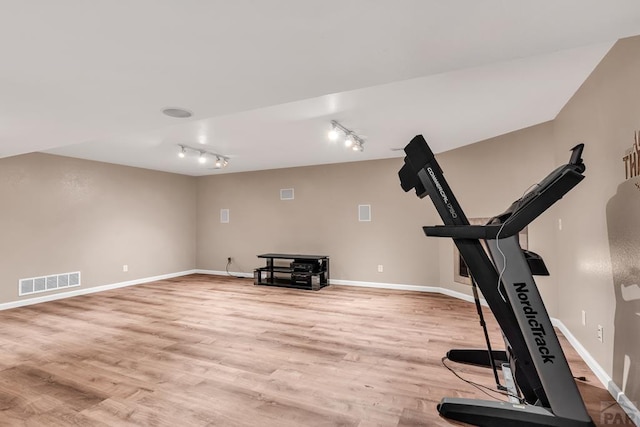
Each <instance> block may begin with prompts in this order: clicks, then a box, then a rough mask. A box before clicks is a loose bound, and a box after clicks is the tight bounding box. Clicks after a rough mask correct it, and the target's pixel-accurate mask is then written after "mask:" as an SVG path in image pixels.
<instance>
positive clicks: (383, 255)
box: [197, 158, 439, 286]
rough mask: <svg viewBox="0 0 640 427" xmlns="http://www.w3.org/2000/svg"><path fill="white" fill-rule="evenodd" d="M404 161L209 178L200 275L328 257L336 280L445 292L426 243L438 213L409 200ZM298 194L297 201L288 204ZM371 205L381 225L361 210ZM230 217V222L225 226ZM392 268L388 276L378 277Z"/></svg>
mask: <svg viewBox="0 0 640 427" xmlns="http://www.w3.org/2000/svg"><path fill="white" fill-rule="evenodd" d="M402 164H403V163H402V159H399V158H398V159H387V160H377V161H368V162H356V163H343V164H335V165H323V166H312V167H301V168H290V169H277V170H268V171H259V172H250V173H237V174H225V175H220V176H209V177H204V178H200V179H199V180H198V239H197V240H198V251H197V253H198V262H197V265H198V268H201V269H208V270H224V267H225V264H226V260H227V257H232V258H233V260H234V264H233V265H232V266H231V270H232V271H240V272H252V271H253V269H254V268H255V267H258V266H261V265H263V260H259V259H258V258H256V255H258V254H261V253H265V252H281V253H282V252H284V253H310V254H324V255H329V256H330V257H331V278H332V279H341V280H356V281H365V282H384V283H400V284H408V285H427V286H437V285H438V281H439V267H438V262H439V260H438V250H437V244H438V243H437V242H436V241H435V240H434V239H427V238H426V237H424V235H423V234H422V229H421V227H422V226H423V225H428V224H432V223H433V222H434V221H435V215H436V213H435V209H434V208H433V207H432V206H431V203H430V202H429V201H427V200H419V199H418V198H417V197H415V194H414V193H411V194H405V193H404V192H403V191H402V189H401V188H400V181H399V179H398V176H397V173H398V170H399V169H400V167H401V166H402ZM282 188H293V189H294V191H295V200H291V201H282V200H280V189H282ZM359 204H370V205H371V211H372V213H371V216H372V221H371V222H359V221H358V205H359ZM220 209H229V210H230V222H229V223H228V224H221V223H220ZM378 264H382V265H383V266H384V272H382V273H378V272H377V266H378Z"/></svg>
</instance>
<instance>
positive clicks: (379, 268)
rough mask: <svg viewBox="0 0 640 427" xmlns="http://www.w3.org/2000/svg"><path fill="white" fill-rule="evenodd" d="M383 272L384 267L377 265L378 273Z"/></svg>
mask: <svg viewBox="0 0 640 427" xmlns="http://www.w3.org/2000/svg"><path fill="white" fill-rule="evenodd" d="M383 271H384V266H383V265H382V264H378V273H382V272H383Z"/></svg>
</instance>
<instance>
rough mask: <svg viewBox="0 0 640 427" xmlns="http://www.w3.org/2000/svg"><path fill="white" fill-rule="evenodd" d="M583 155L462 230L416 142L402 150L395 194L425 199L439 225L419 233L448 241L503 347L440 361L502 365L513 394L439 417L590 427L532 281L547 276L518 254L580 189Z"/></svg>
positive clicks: (442, 409) (444, 406)
mask: <svg viewBox="0 0 640 427" xmlns="http://www.w3.org/2000/svg"><path fill="white" fill-rule="evenodd" d="M583 148H584V144H579V145H577V146H575V147H574V148H573V149H572V150H571V158H570V160H569V163H567V164H565V165H562V166H560V167H558V168H557V169H556V170H554V171H553V172H551V173H550V174H549V175H548V176H547V177H546V178H544V179H543V180H542V181H540V182H539V183H538V184H536V185H535V186H534V187H532V188H531V189H530V190H529V191H528V192H526V193H525V194H524V195H523V196H522V197H521V198H520V199H518V200H516V201H515V202H513V204H511V206H510V207H509V208H508V209H507V210H506V211H505V212H503V213H501V214H499V215H496V216H495V217H493V218H492V219H491V220H490V221H489V222H488V223H487V224H486V225H470V224H469V221H468V219H467V217H466V216H465V214H464V212H463V210H462V208H461V207H460V205H459V204H458V201H457V200H456V198H455V196H454V194H453V192H452V191H451V188H450V187H449V185H448V184H447V181H446V180H445V178H444V175H443V173H442V169H440V166H439V165H438V162H437V161H436V159H435V157H434V154H433V152H432V151H431V149H430V148H429V145H428V144H427V142H426V141H425V139H424V138H423V136H422V135H418V136H416V137H414V138H413V139H412V140H411V142H409V144H407V146H406V147H405V148H404V151H405V153H406V157H405V158H404V165H403V166H402V168H401V169H400V171H399V173H398V175H399V178H400V184H401V187H402V189H403V190H404V191H405V192H408V191H410V190H412V189H413V190H415V192H416V195H417V196H418V197H419V198H424V197H425V196H429V197H430V198H431V201H432V202H433V204H434V205H435V208H436V210H437V211H438V214H439V215H440V217H441V218H442V221H443V224H444V225H441V226H429V227H423V231H424V233H425V234H426V235H427V236H435V237H449V238H452V239H453V242H454V243H455V245H456V246H457V248H458V250H459V251H460V255H461V256H462V259H463V260H464V262H465V263H466V264H467V267H468V270H469V274H470V276H471V278H472V281H473V283H474V286H475V285H476V284H477V287H478V288H480V290H481V291H482V294H483V296H484V298H485V300H486V302H487V304H488V306H489V308H490V309H491V311H492V312H493V315H494V316H495V318H496V320H497V322H498V324H499V326H500V328H501V330H502V335H503V338H504V342H505V348H506V350H505V351H492V350H490V348H489V350H474V349H469V350H465V349H462V350H451V351H449V353H448V355H447V356H448V358H449V359H451V360H454V361H456V362H462V363H470V364H475V365H482V366H487V367H489V366H491V367H494V374H495V365H496V364H498V363H505V368H507V367H508V368H509V370H510V371H511V376H512V377H513V382H514V383H515V387H513V389H514V390H513V393H516V394H517V399H516V400H515V401H513V400H514V399H512V401H510V402H507V401H490V400H476V399H466V398H453V397H445V398H443V399H442V401H441V402H440V404H439V405H438V407H437V408H438V411H439V413H440V415H441V416H443V417H445V418H448V419H451V420H456V421H461V422H465V423H468V424H472V425H477V426H496V427H509V426H514V427H515V426H518V427H522V426H557V427H588V426H595V424H594V423H593V421H592V420H591V418H590V417H589V414H588V413H587V410H586V408H585V405H584V402H583V400H582V397H581V396H580V393H579V391H578V388H577V386H576V383H575V380H574V377H573V375H572V373H571V370H570V369H569V365H568V363H567V359H566V358H565V355H564V353H563V351H562V348H561V347H560V343H559V342H558V337H557V335H556V333H555V331H554V329H553V326H552V324H551V320H550V319H549V315H548V313H547V310H546V308H545V306H544V303H543V302H542V298H541V296H540V292H539V291H538V288H537V286H536V283H535V281H534V279H533V274H548V272H547V270H546V267H545V266H544V262H543V261H542V258H540V257H539V256H538V255H537V254H535V253H533V252H528V251H525V250H523V249H522V248H521V247H520V243H519V240H518V233H519V232H520V231H521V230H523V229H524V228H525V227H526V226H527V225H528V224H529V223H530V222H532V221H533V220H534V219H536V218H537V217H538V216H539V215H540V214H542V213H543V212H544V211H545V210H547V209H548V208H549V207H550V206H551V205H553V204H554V203H555V202H556V201H558V200H559V199H561V198H562V197H563V196H564V195H565V194H566V193H568V192H569V191H570V190H571V189H572V188H573V187H575V186H576V185H577V184H578V183H579V182H580V181H582V179H583V178H584V175H583V172H584V171H585V165H584V163H583V161H582V151H583ZM482 240H484V241H485V242H486V246H487V248H488V253H487V251H485V249H484V248H483V246H482V243H481V241H482ZM474 291H475V288H474ZM479 312H480V313H481V310H479ZM481 324H483V321H482V319H481ZM483 326H484V325H483ZM485 334H486V330H485ZM496 378H497V375H496Z"/></svg>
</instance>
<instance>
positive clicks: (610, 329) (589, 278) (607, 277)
mask: <svg viewBox="0 0 640 427" xmlns="http://www.w3.org/2000/svg"><path fill="white" fill-rule="evenodd" d="M639 76H640V38H638V37H635V38H631V39H625V40H621V41H619V42H618V43H617V44H616V45H615V46H614V47H613V48H612V50H611V51H610V52H609V54H608V55H607V56H606V57H605V58H604V59H603V61H602V62H601V63H600V65H599V66H598V67H597V68H596V70H595V71H594V72H593V74H592V75H591V76H590V77H589V79H587V81H586V82H585V83H584V84H583V86H582V87H581V88H580V90H579V91H578V92H577V93H576V95H575V96H574V97H573V99H572V100H571V101H570V102H569V103H568V104H567V105H566V106H565V107H564V109H563V110H562V111H561V112H560V114H559V115H558V117H557V119H556V121H555V135H556V141H557V143H556V157H558V156H562V154H563V153H565V152H566V150H567V149H568V148H569V147H570V146H571V145H572V144H573V143H575V142H576V141H582V142H584V143H585V144H586V146H587V147H586V149H585V163H586V164H587V171H586V175H587V178H586V179H585V181H584V183H583V184H581V186H583V188H581V189H580V191H578V192H576V193H577V194H576V195H575V198H574V199H573V203H566V204H563V205H562V207H561V209H560V210H559V211H558V212H557V215H558V216H560V217H562V219H563V224H565V225H566V226H565V227H564V228H563V230H562V231H561V232H560V233H558V263H560V264H561V265H562V266H563V268H562V269H561V271H560V272H561V274H560V276H559V280H560V284H561V286H559V300H560V301H561V302H562V304H561V306H560V310H559V313H558V314H559V317H560V319H561V320H562V321H563V322H564V323H565V324H566V325H567V326H568V327H569V328H570V329H571V331H572V332H573V333H574V334H575V335H576V337H577V338H578V339H579V340H580V342H581V343H582V344H583V345H584V346H585V347H586V348H587V350H588V351H589V352H590V353H591V354H592V355H593V356H594V357H595V358H596V359H597V361H598V362H599V363H600V364H601V365H602V366H603V367H604V368H605V370H606V371H607V372H608V373H609V374H611V373H613V374H612V376H613V379H614V380H615V382H616V384H617V385H618V386H619V387H621V388H622V387H623V385H624V384H623V378H622V373H623V364H624V357H625V355H626V356H628V357H629V362H630V365H629V366H630V370H629V378H628V380H627V384H626V385H627V387H626V390H623V391H625V392H626V394H627V396H628V397H629V398H630V399H631V400H634V401H640V373H639V371H638V369H640V366H639V365H640V345H639V343H640V340H639V339H638V337H639V336H640V317H638V315H636V314H635V313H636V312H640V306H639V305H638V300H637V299H635V300H630V301H625V300H624V299H622V298H620V296H619V295H618V299H617V300H616V289H617V291H618V294H619V291H620V286H621V283H620V282H619V281H616V282H617V283H615V286H614V272H613V271H612V251H611V250H612V248H615V247H616V245H620V244H621V242H619V241H616V238H613V236H612V235H611V233H612V231H613V232H619V231H620V230H623V229H624V230H626V232H624V233H623V234H627V235H637V234H636V233H637V230H638V228H640V204H639V199H640V190H639V189H638V188H636V187H635V185H636V184H640V179H638V178H637V177H636V178H634V179H629V180H625V168H624V163H623V161H622V158H623V156H624V155H625V152H626V151H627V150H629V149H631V148H632V146H633V143H634V132H635V131H637V130H639V129H640V102H639V100H640V84H639V83H640V78H639ZM616 196H617V197H616ZM608 207H609V209H608ZM621 253H622V254H625V255H626V256H627V257H628V259H623V260H619V261H620V262H621V263H622V264H623V267H624V268H626V269H627V270H628V272H629V273H630V276H629V277H627V278H626V279H628V280H625V282H626V284H627V285H631V284H639V283H640V274H639V270H638V267H639V266H640V239H637V240H635V241H632V242H629V243H628V244H626V245H625V247H624V248H623V251H622V252H621ZM634 269H635V270H634ZM639 297H640V295H639ZM627 308H631V310H630V313H629V315H627V316H625V315H622V313H623V312H626V311H629V310H627ZM582 310H586V312H587V325H586V326H582V324H581V311H582ZM597 325H602V326H603V327H604V342H603V343H601V342H599V341H598V340H597V339H596V328H597Z"/></svg>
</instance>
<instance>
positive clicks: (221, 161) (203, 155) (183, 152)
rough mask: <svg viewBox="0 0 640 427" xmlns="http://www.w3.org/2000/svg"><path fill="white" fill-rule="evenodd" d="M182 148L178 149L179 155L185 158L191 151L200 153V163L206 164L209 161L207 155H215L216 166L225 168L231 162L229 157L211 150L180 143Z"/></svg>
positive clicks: (179, 145)
mask: <svg viewBox="0 0 640 427" xmlns="http://www.w3.org/2000/svg"><path fill="white" fill-rule="evenodd" d="M178 147H180V150H179V151H178V157H180V158H185V157H186V156H187V154H188V153H189V152H192V153H198V163H200V164H204V163H206V162H207V157H209V156H210V157H215V158H216V162H215V167H216V168H224V167H226V166H227V165H228V164H229V158H228V157H227V156H223V155H222V154H219V153H212V152H211V151H207V150H202V149H200V148H194V147H189V146H188V145H184V144H178Z"/></svg>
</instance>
